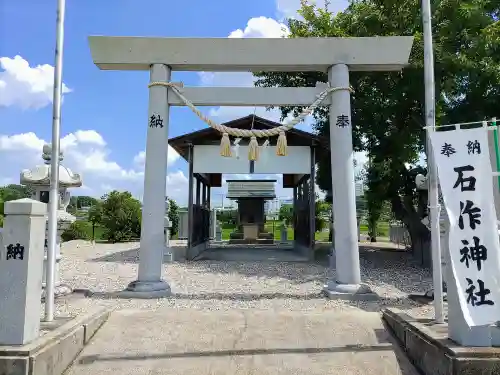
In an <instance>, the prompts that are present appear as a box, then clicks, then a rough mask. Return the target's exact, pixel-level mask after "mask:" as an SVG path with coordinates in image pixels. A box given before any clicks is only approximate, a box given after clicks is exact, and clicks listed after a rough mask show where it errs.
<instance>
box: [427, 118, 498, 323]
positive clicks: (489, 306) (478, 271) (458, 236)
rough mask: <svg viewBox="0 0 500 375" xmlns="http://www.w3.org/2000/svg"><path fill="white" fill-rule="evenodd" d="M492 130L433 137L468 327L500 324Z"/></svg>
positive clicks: (433, 134)
mask: <svg viewBox="0 0 500 375" xmlns="http://www.w3.org/2000/svg"><path fill="white" fill-rule="evenodd" d="M487 132H488V130H487V128H486V127H482V128H476V129H467V130H465V129H459V130H450V131H434V132H431V133H430V136H431V142H432V149H433V154H434V160H435V161H436V165H437V169H438V176H439V183H440V185H441V192H442V195H443V200H444V204H445V207H446V210H447V213H448V217H449V221H450V230H449V237H448V241H449V243H448V244H449V252H450V260H451V264H450V266H451V267H452V269H453V274H454V276H455V280H456V283H457V288H458V295H459V299H460V307H461V310H462V312H463V314H464V318H465V321H466V322H467V324H468V325H469V326H470V327H472V326H481V325H487V324H491V323H494V322H496V321H498V320H499V318H500V281H499V279H500V258H499V249H500V244H499V239H498V230H497V217H496V212H495V205H494V200H493V177H492V169H491V162H490V154H489V149H488V133H487Z"/></svg>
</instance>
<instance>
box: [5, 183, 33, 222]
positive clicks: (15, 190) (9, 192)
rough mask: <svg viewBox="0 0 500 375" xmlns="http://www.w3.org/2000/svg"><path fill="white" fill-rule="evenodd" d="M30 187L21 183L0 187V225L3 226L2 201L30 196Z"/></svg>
mask: <svg viewBox="0 0 500 375" xmlns="http://www.w3.org/2000/svg"><path fill="white" fill-rule="evenodd" d="M31 194H32V189H30V188H29V187H27V186H23V185H16V184H11V185H7V186H3V187H0V227H3V212H4V211H3V210H4V203H5V202H8V201H13V200H16V199H22V198H30V197H31Z"/></svg>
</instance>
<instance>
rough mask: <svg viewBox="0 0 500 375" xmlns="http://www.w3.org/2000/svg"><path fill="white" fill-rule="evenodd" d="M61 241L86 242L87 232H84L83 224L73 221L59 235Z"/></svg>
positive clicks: (84, 226)
mask: <svg viewBox="0 0 500 375" xmlns="http://www.w3.org/2000/svg"><path fill="white" fill-rule="evenodd" d="M61 239H62V240H63V241H65V242H66V241H73V240H88V239H89V238H88V232H87V230H86V225H85V222H83V221H75V222H73V223H71V225H70V226H69V227H68V228H67V229H66V230H65V231H64V232H62V233H61Z"/></svg>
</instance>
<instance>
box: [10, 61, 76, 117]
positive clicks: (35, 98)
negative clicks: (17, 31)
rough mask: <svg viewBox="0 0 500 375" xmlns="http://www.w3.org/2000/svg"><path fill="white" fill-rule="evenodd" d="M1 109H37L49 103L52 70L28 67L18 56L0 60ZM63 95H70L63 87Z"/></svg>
mask: <svg viewBox="0 0 500 375" xmlns="http://www.w3.org/2000/svg"><path fill="white" fill-rule="evenodd" d="M0 68H1V70H3V71H1V70H0V107H1V106H3V107H10V106H16V107H19V108H21V109H40V108H43V107H45V106H47V105H49V104H50V103H52V96H53V88H54V67H53V66H51V65H48V64H44V65H37V66H35V67H30V65H29V63H28V62H27V61H26V60H25V59H23V58H22V57H21V56H19V55H17V56H15V57H14V58H9V57H0ZM62 92H63V94H67V93H69V92H71V89H69V88H68V86H66V85H65V84H64V83H63V87H62Z"/></svg>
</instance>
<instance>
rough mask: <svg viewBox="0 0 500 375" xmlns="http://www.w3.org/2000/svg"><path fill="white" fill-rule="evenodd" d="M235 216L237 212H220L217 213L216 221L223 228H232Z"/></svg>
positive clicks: (234, 223)
mask: <svg viewBox="0 0 500 375" xmlns="http://www.w3.org/2000/svg"><path fill="white" fill-rule="evenodd" d="M237 216H238V211H237V210H222V211H219V212H217V220H218V221H219V222H220V223H221V225H222V227H223V228H234V226H235V225H236V218H237Z"/></svg>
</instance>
